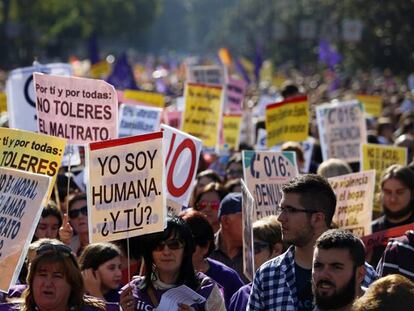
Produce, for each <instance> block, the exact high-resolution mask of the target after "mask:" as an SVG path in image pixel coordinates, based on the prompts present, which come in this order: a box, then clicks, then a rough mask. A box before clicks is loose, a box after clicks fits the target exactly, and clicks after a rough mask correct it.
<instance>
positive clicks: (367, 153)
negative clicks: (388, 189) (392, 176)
mask: <svg viewBox="0 0 414 311" xmlns="http://www.w3.org/2000/svg"><path fill="white" fill-rule="evenodd" d="M392 164H401V165H403V166H405V165H407V148H404V147H394V146H385V145H377V144H362V145H361V171H367V170H375V171H376V176H375V193H377V194H379V193H380V192H381V189H380V179H381V175H382V173H383V172H384V170H385V169H387V167H389V166H391V165H392ZM374 211H375V212H376V213H380V212H381V204H380V202H379V196H376V197H375V201H374Z"/></svg>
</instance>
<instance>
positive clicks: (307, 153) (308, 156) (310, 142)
mask: <svg viewBox="0 0 414 311" xmlns="http://www.w3.org/2000/svg"><path fill="white" fill-rule="evenodd" d="M300 145H301V146H302V149H303V156H304V158H305V163H304V164H303V168H302V169H303V173H309V170H310V166H311V163H312V154H313V146H314V145H315V138H313V137H312V136H309V137H308V139H307V140H305V141H301V142H300ZM299 171H300V169H299Z"/></svg>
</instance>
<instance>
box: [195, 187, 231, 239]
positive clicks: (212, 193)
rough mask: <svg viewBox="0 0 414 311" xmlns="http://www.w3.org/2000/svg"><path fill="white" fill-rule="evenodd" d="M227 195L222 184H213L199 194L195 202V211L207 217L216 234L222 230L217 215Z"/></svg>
mask: <svg viewBox="0 0 414 311" xmlns="http://www.w3.org/2000/svg"><path fill="white" fill-rule="evenodd" d="M226 194H227V192H226V190H225V189H224V187H223V186H222V185H221V184H219V183H216V182H212V183H209V184H208V185H206V186H205V187H204V188H203V189H202V190H201V191H200V192H199V193H198V195H197V196H196V198H195V201H194V209H195V210H197V211H200V212H201V213H203V214H204V215H205V216H206V217H207V220H208V222H209V223H210V225H211V226H212V227H213V231H214V232H217V231H218V229H220V223H219V219H218V216H217V213H218V209H219V207H220V202H221V200H222V199H223V198H224V197H225V196H226Z"/></svg>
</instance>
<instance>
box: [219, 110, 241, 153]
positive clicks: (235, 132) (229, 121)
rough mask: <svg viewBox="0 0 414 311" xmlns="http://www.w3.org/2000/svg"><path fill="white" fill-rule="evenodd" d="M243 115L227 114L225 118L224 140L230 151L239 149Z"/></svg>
mask: <svg viewBox="0 0 414 311" xmlns="http://www.w3.org/2000/svg"><path fill="white" fill-rule="evenodd" d="M241 120H242V115H241V114H226V115H224V116H223V139H224V144H227V147H228V149H232V150H238V149H239V138H240V124H241Z"/></svg>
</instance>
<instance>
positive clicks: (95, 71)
mask: <svg viewBox="0 0 414 311" xmlns="http://www.w3.org/2000/svg"><path fill="white" fill-rule="evenodd" d="M110 73H111V65H110V64H109V63H108V62H107V61H100V62H99V63H96V64H92V65H91V70H90V76H91V78H94V79H102V78H106V77H108V76H109V74H110Z"/></svg>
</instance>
